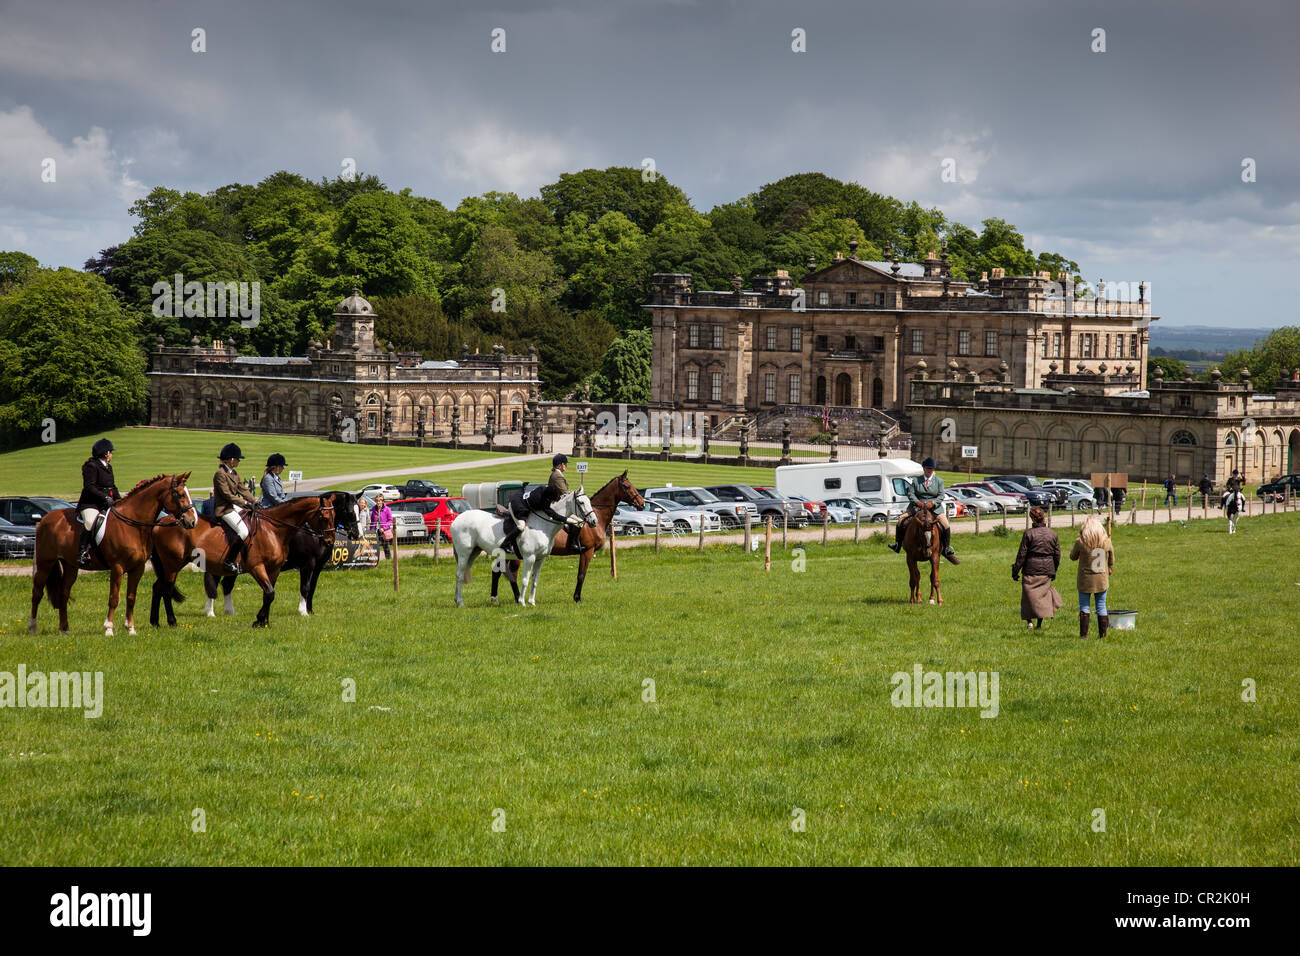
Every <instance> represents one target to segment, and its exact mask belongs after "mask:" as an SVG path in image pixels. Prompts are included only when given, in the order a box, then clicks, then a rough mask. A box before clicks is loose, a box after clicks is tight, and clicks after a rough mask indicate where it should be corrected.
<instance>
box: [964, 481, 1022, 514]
mask: <svg viewBox="0 0 1300 956" xmlns="http://www.w3.org/2000/svg"><path fill="white" fill-rule="evenodd" d="M948 490H949V491H952V492H954V493H955V494H959V495H961V496H962V499H963V500H965V499H967V498H970V497H972V496H975V497H978V498H984V499H986V500H988V501H991V502H993V504H994V505H995V510H996V511H997V513H998V514H1001V513H1002V508H1006V509H1007V513H1008V514H1014V513H1015V512H1017V511H1026V510H1028V508H1029V503H1028V502H1027V501H1026V500H1025V499H1024V498H1015V497H1013V496H1011V495H999V494H996V493H995V492H992V491H989V490H988V489H987V488H985V487H983V486H982V485H958V486H956V487H953V488H949V489H948Z"/></svg>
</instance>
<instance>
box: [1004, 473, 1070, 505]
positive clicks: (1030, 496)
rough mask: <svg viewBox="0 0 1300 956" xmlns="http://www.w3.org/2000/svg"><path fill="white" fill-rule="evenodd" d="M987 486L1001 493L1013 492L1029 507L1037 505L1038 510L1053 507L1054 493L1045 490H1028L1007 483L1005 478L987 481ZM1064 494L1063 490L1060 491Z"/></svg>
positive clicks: (1019, 485)
mask: <svg viewBox="0 0 1300 956" xmlns="http://www.w3.org/2000/svg"><path fill="white" fill-rule="evenodd" d="M989 484H991V485H992V486H993V487H994V488H997V489H1000V490H1001V491H1002V492H1004V493H1006V492H1013V493H1014V494H1018V495H1024V496H1025V499H1026V500H1027V501H1028V502H1029V503H1030V504H1031V505H1037V506H1038V507H1039V508H1047V507H1055V506H1056V503H1057V502H1056V493H1055V492H1052V491H1048V490H1047V489H1046V488H1028V487H1026V486H1025V485H1022V484H1020V483H1019V482H1016V481H1009V480H1007V479H1006V478H995V479H989ZM1062 494H1064V489H1062Z"/></svg>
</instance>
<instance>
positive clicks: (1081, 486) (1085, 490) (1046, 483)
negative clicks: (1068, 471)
mask: <svg viewBox="0 0 1300 956" xmlns="http://www.w3.org/2000/svg"><path fill="white" fill-rule="evenodd" d="M1043 487H1044V488H1069V489H1071V490H1072V491H1077V492H1078V493H1079V494H1081V495H1087V496H1088V497H1089V498H1092V497H1093V493H1094V492H1093V487H1092V482H1091V481H1084V480H1083V479H1082V478H1044V479H1043Z"/></svg>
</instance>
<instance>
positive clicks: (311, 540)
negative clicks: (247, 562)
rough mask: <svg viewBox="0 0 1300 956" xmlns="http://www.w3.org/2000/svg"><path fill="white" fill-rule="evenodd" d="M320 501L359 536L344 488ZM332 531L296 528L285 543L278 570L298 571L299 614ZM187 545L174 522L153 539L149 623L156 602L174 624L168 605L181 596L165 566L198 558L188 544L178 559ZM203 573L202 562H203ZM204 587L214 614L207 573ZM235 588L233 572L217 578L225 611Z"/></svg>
mask: <svg viewBox="0 0 1300 956" xmlns="http://www.w3.org/2000/svg"><path fill="white" fill-rule="evenodd" d="M315 497H318V498H320V499H322V500H325V501H328V502H329V503H330V504H331V505H332V506H333V508H334V517H335V521H336V524H337V527H341V528H342V529H343V530H344V532H345V533H346V534H347V535H348V537H349V538H352V539H357V538H360V537H361V529H360V528H359V527H358V524H357V515H358V511H357V499H356V496H355V495H352V494H351V493H349V492H346V491H326V492H322V493H321V494H320V495H317V496H315ZM334 538H335V530H334V529H333V528H331V529H330V530H329V531H328V532H325V533H323V534H317V533H316V532H314V531H313V530H312V529H310V528H306V527H304V528H299V529H298V532H297V533H296V534H295V535H294V536H293V538H292V539H291V540H290V542H289V559H288V560H287V561H286V562H285V563H284V566H283V567H282V568H281V569H280V570H281V572H284V571H291V570H293V569H295V568H297V570H298V577H299V581H298V592H299V599H298V613H299V614H302V615H303V616H310V615H311V613H312V599H313V598H314V597H315V595H316V582H317V580H318V579H319V578H320V573H321V570H322V569H323V568H324V567H325V565H326V564H328V563H329V559H330V551H331V550H332V549H333V547H334ZM159 541H161V542H162V545H163V549H164V550H165V551H166V552H167V555H168V557H167V559H166V560H164V558H163V556H162V555H161V554H160V553H159V550H158V542H159ZM187 545H188V539H186V538H185V537H184V533H183V529H181V528H177V527H175V526H174V525H173V526H171V527H168V526H166V525H164V526H163V527H161V528H159V531H158V533H157V536H156V538H155V547H154V554H153V555H152V556H151V560H152V561H153V566H154V574H155V579H154V585H153V600H152V604H151V606H150V609H149V623H150V624H152V625H153V626H154V627H157V626H158V618H159V614H158V611H159V605H160V604H161V605H163V606H165V607H166V610H167V624H168V626H169V627H175V626H176V612H175V611H174V610H173V608H172V602H173V601H176V602H177V603H179V602H181V601H184V600H185V595H183V594H181V591H180V588H178V587H177V586H176V577H177V572H178V571H179V570H180V569H179V568H176V570H175V571H172V572H171V573H170V574H169V573H168V571H167V568H170V567H174V566H175V565H176V563H177V562H181V567H183V566H184V565H185V564H186V563H189V562H192V561H195V560H197V559H198V554H199V552H197V551H196V550H195V548H193V547H191V548H190V550H189V552H188V559H187V560H186V561H182V560H181V559H182V556H183V555H184V554H185V553H186V552H185V547H186V546H187ZM203 570H204V571H205V572H206V570H207V567H206V563H205V564H204V565H203ZM204 586H205V589H206V591H207V596H208V605H207V614H208V616H209V617H216V614H215V613H214V612H213V610H212V607H213V602H214V601H215V600H216V597H217V579H216V578H215V577H213V576H212V575H210V574H206V573H205V574H204ZM234 587H235V576H234V575H233V574H227V575H224V576H223V577H222V578H221V591H222V593H223V594H224V595H225V598H226V613H227V614H234V613H235V605H234V602H233V600H232V599H231V596H230V594H231V591H232V590H234Z"/></svg>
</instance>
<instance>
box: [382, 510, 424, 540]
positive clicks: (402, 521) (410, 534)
mask: <svg viewBox="0 0 1300 956" xmlns="http://www.w3.org/2000/svg"><path fill="white" fill-rule="evenodd" d="M370 530H371V532H372V533H373V532H374V528H373V527H371V529H370ZM393 537H394V538H395V539H396V540H398V541H424V540H425V539H427V538H428V537H429V529H428V528H427V527H425V524H424V515H421V514H416V513H415V512H414V511H394V512H393Z"/></svg>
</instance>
